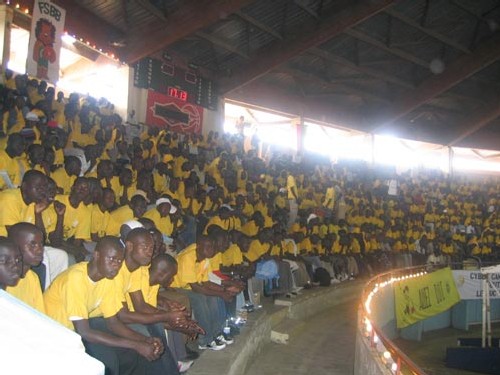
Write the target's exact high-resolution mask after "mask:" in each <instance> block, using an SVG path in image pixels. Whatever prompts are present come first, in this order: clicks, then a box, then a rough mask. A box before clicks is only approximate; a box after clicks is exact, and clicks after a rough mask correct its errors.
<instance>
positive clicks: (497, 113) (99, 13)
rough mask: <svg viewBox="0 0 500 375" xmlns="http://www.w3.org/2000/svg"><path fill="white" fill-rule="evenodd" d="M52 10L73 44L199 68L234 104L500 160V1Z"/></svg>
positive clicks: (214, 2) (106, 1) (166, 1)
mask: <svg viewBox="0 0 500 375" xmlns="http://www.w3.org/2000/svg"><path fill="white" fill-rule="evenodd" d="M54 2H55V3H57V4H59V5H61V6H63V7H65V8H66V9H67V11H68V15H67V18H66V25H67V29H68V31H69V32H72V33H75V34H77V35H79V36H83V37H84V38H86V39H90V40H93V41H95V43H96V44H98V43H99V44H100V45H106V46H107V48H110V49H113V51H114V52H115V54H116V55H117V56H120V58H121V59H122V60H124V61H126V62H127V63H130V64H132V63H134V62H136V61H138V60H139V59H141V58H143V57H145V56H160V57H161V56H164V55H165V54H167V55H168V56H170V57H171V58H172V59H173V60H174V62H175V63H176V64H179V65H184V66H188V65H189V64H191V66H193V65H194V66H196V67H198V69H199V70H200V72H202V73H203V74H204V75H206V76H208V77H210V78H212V79H213V80H214V81H215V82H216V83H217V86H218V88H219V91H220V93H221V95H224V96H226V97H228V98H231V99H235V100H240V101H245V102H250V103H253V104H256V105H262V106H265V107H271V108H274V109H279V110H281V111H284V112H288V113H293V114H300V115H303V116H304V117H307V118H311V119H318V120H321V121H327V122H333V123H337V124H341V125H343V126H349V127H352V128H354V129H359V130H363V131H373V132H375V133H391V134H394V135H398V136H401V137H406V138H410V139H416V140H422V141H430V142H438V143H442V144H446V145H456V146H466V147H480V148H486V149H496V150H498V149H500V104H499V103H500V101H499V97H500V62H499V59H500V32H499V31H500V1H499V0H481V1H477V0H401V1H396V0H364V1H362V0H359V1H353V0H276V1H269V0H257V1H251V0H233V1H230V0H225V1H223V0H79V1H70V0H55V1H54ZM20 3H22V4H23V5H26V6H28V7H29V4H30V3H31V4H32V3H33V2H32V1H20Z"/></svg>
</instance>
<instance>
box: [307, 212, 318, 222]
mask: <svg viewBox="0 0 500 375" xmlns="http://www.w3.org/2000/svg"><path fill="white" fill-rule="evenodd" d="M317 217H318V215H315V214H310V215H309V217H308V218H307V223H308V224H309V222H310V221H311V220H312V219H316V218H317Z"/></svg>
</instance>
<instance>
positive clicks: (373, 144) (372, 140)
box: [370, 133, 375, 167]
mask: <svg viewBox="0 0 500 375" xmlns="http://www.w3.org/2000/svg"><path fill="white" fill-rule="evenodd" d="M370 146H371V147H370V151H371V165H372V167H374V166H375V134H373V133H370Z"/></svg>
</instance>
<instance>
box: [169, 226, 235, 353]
mask: <svg viewBox="0 0 500 375" xmlns="http://www.w3.org/2000/svg"><path fill="white" fill-rule="evenodd" d="M214 254H215V250H214V243H213V241H212V240H211V239H210V238H209V237H208V236H204V235H200V236H198V238H197V241H196V243H194V244H192V245H189V246H188V247H187V248H185V249H184V250H183V251H182V252H180V253H179V255H178V256H177V263H178V273H177V275H176V276H175V278H174V281H173V283H172V287H175V288H179V290H180V291H182V292H183V293H185V294H186V295H187V296H188V297H189V301H190V302H191V308H192V309H193V311H194V316H195V318H196V320H197V321H199V322H200V325H201V327H202V328H203V329H204V330H205V332H206V334H205V335H199V336H198V347H199V349H201V350H204V349H211V350H221V349H224V348H225V347H226V342H225V341H226V340H225V338H224V336H222V335H221V332H222V330H223V326H224V321H225V316H224V315H222V314H220V309H219V304H218V300H217V298H216V297H221V298H223V299H224V300H225V301H226V300H227V301H230V300H231V299H232V298H233V295H232V294H231V293H230V292H228V291H226V289H225V287H224V286H222V285H217V284H215V283H213V282H210V281H209V280H208V274H209V271H210V260H209V259H210V258H212V257H213V256H214ZM228 343H229V342H228Z"/></svg>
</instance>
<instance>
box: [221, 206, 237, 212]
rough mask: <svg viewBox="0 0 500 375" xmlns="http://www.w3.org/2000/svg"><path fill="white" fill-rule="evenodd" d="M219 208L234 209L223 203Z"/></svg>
mask: <svg viewBox="0 0 500 375" xmlns="http://www.w3.org/2000/svg"><path fill="white" fill-rule="evenodd" d="M220 208H227V209H228V210H229V211H234V209H233V208H232V207H231V206H230V205H228V204H223V205H222V206H220Z"/></svg>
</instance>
